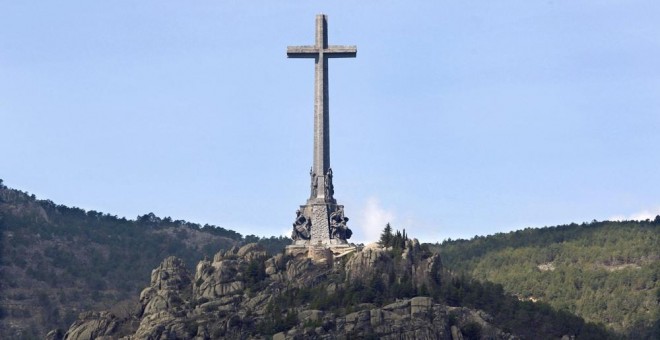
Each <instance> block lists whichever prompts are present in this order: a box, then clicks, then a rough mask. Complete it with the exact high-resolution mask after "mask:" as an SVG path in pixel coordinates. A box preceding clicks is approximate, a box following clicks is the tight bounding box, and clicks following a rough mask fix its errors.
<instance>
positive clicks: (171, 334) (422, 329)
mask: <svg viewBox="0 0 660 340" xmlns="http://www.w3.org/2000/svg"><path fill="white" fill-rule="evenodd" d="M328 252H329V250H317V251H316V252H314V251H312V252H308V253H305V252H302V253H298V254H288V255H286V253H282V254H278V255H276V256H274V257H267V256H266V251H265V249H264V248H263V247H261V246H260V245H257V244H248V245H245V246H243V247H241V248H237V247H234V248H232V249H231V250H229V251H226V252H219V253H217V254H216V255H215V256H214V258H213V259H212V260H210V259H204V260H202V261H200V262H199V263H198V264H197V266H196V268H195V271H194V273H191V272H190V271H189V270H188V269H187V268H186V267H185V264H184V262H183V261H181V260H180V259H178V258H176V257H168V258H166V259H165V260H164V261H163V262H162V263H161V264H160V265H159V266H158V267H157V268H155V269H154V270H153V271H152V274H151V284H150V285H149V287H146V288H145V289H144V290H143V291H142V293H141V294H140V300H139V304H137V305H136V306H134V308H133V309H132V310H127V311H126V313H124V314H123V315H116V314H113V313H110V312H100V313H84V314H81V315H80V317H79V319H78V320H77V321H75V323H73V325H71V327H70V328H69V329H68V331H66V333H64V332H61V331H53V332H51V333H50V334H49V338H51V339H58V338H64V339H72V340H73V339H92V338H95V339H116V338H123V339H193V338H194V339H218V338H233V339H247V338H251V339H265V338H269V337H271V336H272V338H273V339H303V338H319V339H345V338H381V339H462V338H463V337H464V336H467V337H474V336H475V335H477V337H486V338H493V339H514V338H516V336H515V335H513V334H510V333H507V332H504V331H502V330H501V329H499V328H498V327H496V326H494V325H493V324H492V323H491V320H492V317H491V316H489V315H488V314H487V313H485V312H482V311H479V310H474V309H469V308H464V307H452V306H449V305H447V304H445V303H442V302H441V301H437V300H436V299H434V298H432V297H430V296H428V294H427V295H426V296H424V295H423V294H416V292H420V293H423V292H426V291H428V290H429V287H437V286H439V285H440V282H441V280H442V277H443V276H442V270H443V268H442V262H441V259H440V256H439V255H438V254H432V253H430V252H429V251H427V250H423V249H422V248H421V247H420V245H419V243H418V242H417V240H411V241H407V242H406V244H405V247H404V249H403V251H402V252H398V253H397V252H392V251H391V250H390V249H385V248H382V247H378V246H374V247H368V248H362V249H356V250H355V251H354V252H351V253H344V254H341V255H340V256H332V254H329V253H328ZM324 253H325V255H324ZM310 254H312V255H311V256H310ZM326 255H329V256H326ZM386 292H392V293H393V294H394V295H400V296H405V298H398V299H397V298H392V296H393V295H387V294H384V293H386ZM63 333H64V334H63Z"/></svg>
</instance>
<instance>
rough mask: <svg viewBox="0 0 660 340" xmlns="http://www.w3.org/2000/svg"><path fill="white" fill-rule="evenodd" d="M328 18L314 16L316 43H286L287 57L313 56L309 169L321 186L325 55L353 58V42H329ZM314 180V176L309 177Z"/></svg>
mask: <svg viewBox="0 0 660 340" xmlns="http://www.w3.org/2000/svg"><path fill="white" fill-rule="evenodd" d="M327 27H328V22H327V17H326V16H325V15H324V14H319V15H317V16H316V39H315V40H316V44H315V45H314V46H289V47H288V48H287V56H288V57H289V58H314V59H315V73H314V75H315V76H314V163H313V166H312V171H313V174H314V175H315V176H319V183H318V184H321V185H318V186H320V187H321V188H322V187H323V186H325V185H326V183H325V181H324V179H323V176H325V175H326V174H327V173H328V171H329V170H330V110H329V98H328V93H329V92H328V58H354V57H355V56H356V54H357V48H356V47H355V46H329V45H328V30H327ZM312 180H313V181H314V180H315V179H314V178H313V179H312ZM314 194H315V197H312V198H323V199H324V200H325V199H328V198H331V197H325V193H324V190H323V189H320V190H316V192H315V193H314V192H313V194H312V195H314Z"/></svg>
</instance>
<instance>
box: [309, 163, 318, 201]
mask: <svg viewBox="0 0 660 340" xmlns="http://www.w3.org/2000/svg"><path fill="white" fill-rule="evenodd" d="M309 177H311V184H310V192H311V195H310V197H311V198H314V197H316V192H317V186H318V185H317V183H316V173H315V172H314V171H313V170H312V168H309Z"/></svg>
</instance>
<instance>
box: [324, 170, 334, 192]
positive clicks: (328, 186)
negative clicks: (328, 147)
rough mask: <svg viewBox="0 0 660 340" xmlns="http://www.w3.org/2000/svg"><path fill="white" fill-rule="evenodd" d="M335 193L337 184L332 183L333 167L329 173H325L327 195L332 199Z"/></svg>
mask: <svg viewBox="0 0 660 340" xmlns="http://www.w3.org/2000/svg"><path fill="white" fill-rule="evenodd" d="M334 195H335V186H334V185H332V168H330V169H328V173H327V174H325V197H327V198H329V199H332V196H334Z"/></svg>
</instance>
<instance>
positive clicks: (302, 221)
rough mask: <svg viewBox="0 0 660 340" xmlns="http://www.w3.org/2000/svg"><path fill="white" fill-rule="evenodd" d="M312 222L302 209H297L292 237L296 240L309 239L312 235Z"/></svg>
mask: <svg viewBox="0 0 660 340" xmlns="http://www.w3.org/2000/svg"><path fill="white" fill-rule="evenodd" d="M310 227H311V222H310V221H309V220H308V219H307V217H305V215H303V213H302V212H301V211H300V209H298V210H296V220H295V222H293V232H292V233H291V238H292V239H294V240H309V239H310V237H311V235H310V233H309V229H310Z"/></svg>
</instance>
